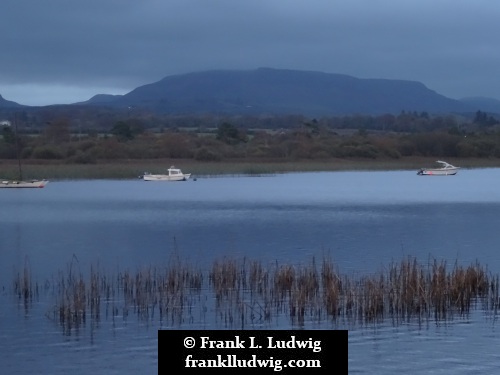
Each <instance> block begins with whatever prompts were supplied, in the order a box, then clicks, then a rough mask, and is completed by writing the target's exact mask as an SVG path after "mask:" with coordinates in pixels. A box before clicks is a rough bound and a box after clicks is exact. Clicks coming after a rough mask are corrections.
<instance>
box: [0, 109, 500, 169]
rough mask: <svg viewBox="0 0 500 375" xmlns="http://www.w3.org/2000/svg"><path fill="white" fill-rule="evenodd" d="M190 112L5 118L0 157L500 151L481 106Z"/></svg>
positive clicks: (83, 159)
mask: <svg viewBox="0 0 500 375" xmlns="http://www.w3.org/2000/svg"><path fill="white" fill-rule="evenodd" d="M188 119H189V117H188V118H184V119H183V125H184V126H182V127H181V126H165V124H164V123H163V125H164V126H161V123H160V124H156V126H151V124H149V123H148V122H146V121H143V119H142V118H135V117H131V118H129V117H126V118H122V119H117V120H116V121H114V122H113V123H112V124H109V125H108V128H107V129H105V131H103V130H102V129H100V130H97V129H93V128H89V127H85V126H82V125H81V124H80V125H79V126H75V124H74V122H72V121H71V120H69V119H67V118H64V117H60V118H56V119H51V121H46V122H45V123H44V125H43V127H41V128H40V129H38V131H36V132H33V131H31V132H30V131H29V130H30V129H31V128H30V127H27V126H20V127H19V132H18V133H14V129H13V126H3V127H2V129H1V133H0V134H1V139H0V159H15V158H16V157H17V152H18V151H19V154H20V155H21V157H22V158H24V159H39V160H60V161H64V162H69V163H97V162H98V161H99V160H120V159H159V158H170V159H176V158H179V159H195V160H199V161H224V160H234V159H252V160H283V161H293V160H301V159H302V160H303V159H329V158H368V159H377V158H378V159H382V158H391V159H398V158H401V157H406V156H429V157H431V156H432V157H437V158H445V157H454V158H455V157H460V158H467V157H478V158H499V157H500V122H499V121H498V120H497V119H496V118H495V117H493V116H491V115H488V114H486V113H483V112H480V111H478V112H477V113H476V114H475V116H473V117H472V118H471V119H465V120H464V119H463V118H462V119H460V118H457V117H456V116H451V115H450V116H429V115H428V114H426V113H401V114H400V115H398V116H394V115H381V116H345V117H337V118H324V119H306V118H303V117H300V116H285V117H269V118H262V119H260V121H252V118H239V119H237V121H235V120H234V119H228V118H219V123H218V124H215V122H216V121H215V120H214V118H210V120H209V121H208V120H207V121H206V122H203V121H200V119H199V118H198V120H197V121H193V122H189V121H188ZM254 120H255V119H254ZM285 120H288V122H285ZM179 121H180V118H179ZM176 124H178V123H177V122H176ZM170 125H171V124H170ZM252 125H253V126H252ZM278 125H284V126H278Z"/></svg>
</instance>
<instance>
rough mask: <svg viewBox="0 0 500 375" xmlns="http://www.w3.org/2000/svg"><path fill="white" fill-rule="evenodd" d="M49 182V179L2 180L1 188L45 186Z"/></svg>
mask: <svg viewBox="0 0 500 375" xmlns="http://www.w3.org/2000/svg"><path fill="white" fill-rule="evenodd" d="M48 183H49V181H48V180H31V181H22V180H21V181H17V180H2V181H0V188H43V187H45V185H47V184H48Z"/></svg>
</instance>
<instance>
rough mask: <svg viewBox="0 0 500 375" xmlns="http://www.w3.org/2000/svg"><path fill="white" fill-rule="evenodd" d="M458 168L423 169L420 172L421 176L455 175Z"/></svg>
mask: <svg viewBox="0 0 500 375" xmlns="http://www.w3.org/2000/svg"><path fill="white" fill-rule="evenodd" d="M457 172H458V169H422V170H420V171H419V172H418V174H419V175H421V176H454V175H456V174H457Z"/></svg>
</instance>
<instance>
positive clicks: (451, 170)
mask: <svg viewBox="0 0 500 375" xmlns="http://www.w3.org/2000/svg"><path fill="white" fill-rule="evenodd" d="M436 163H439V164H441V167H438V168H421V169H420V170H419V171H418V172H417V174H418V175H420V176H454V175H456V174H457V172H458V170H459V169H460V167H455V166H454V165H451V164H450V163H447V162H445V161H442V160H438V161H436Z"/></svg>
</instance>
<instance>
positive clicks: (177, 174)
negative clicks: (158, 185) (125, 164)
mask: <svg viewBox="0 0 500 375" xmlns="http://www.w3.org/2000/svg"><path fill="white" fill-rule="evenodd" d="M190 177H191V173H187V174H186V173H182V171H181V170H180V169H179V168H176V167H175V166H173V165H172V166H171V167H170V168H168V169H167V174H152V173H149V172H146V173H144V174H143V175H142V179H143V180H144V181H187V180H189V178H190Z"/></svg>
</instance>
